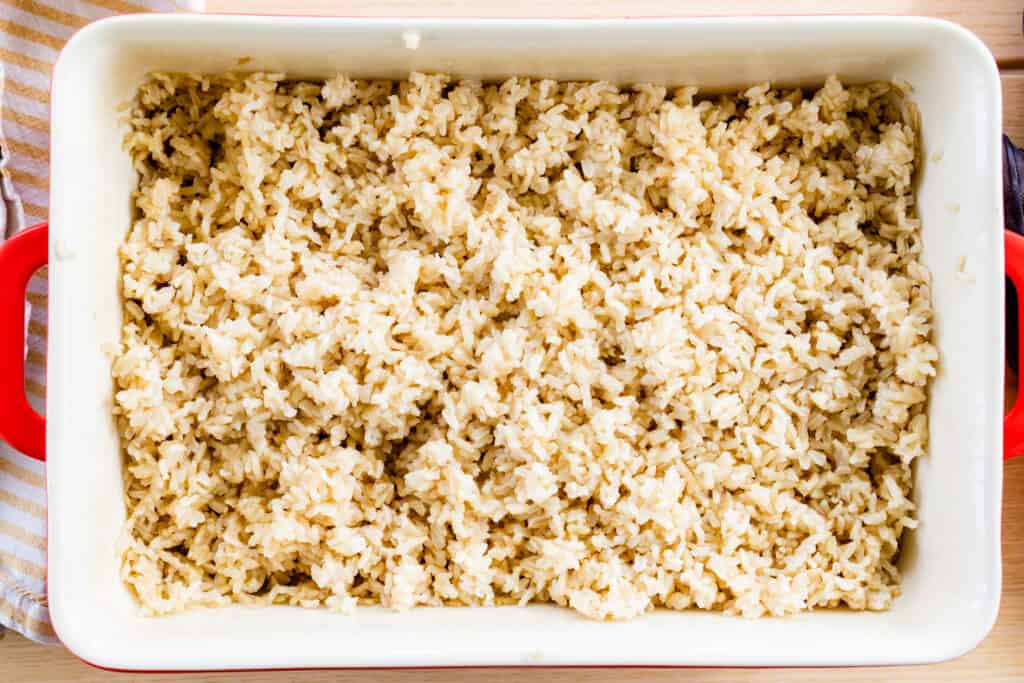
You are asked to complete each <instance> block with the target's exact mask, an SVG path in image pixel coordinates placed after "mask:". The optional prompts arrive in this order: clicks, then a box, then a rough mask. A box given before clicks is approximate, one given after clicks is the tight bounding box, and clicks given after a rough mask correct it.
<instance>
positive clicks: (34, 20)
mask: <svg viewBox="0 0 1024 683" xmlns="http://www.w3.org/2000/svg"><path fill="white" fill-rule="evenodd" d="M202 1H203V0H178V1H176V0H0V85H2V95H0V192H2V195H3V202H2V204H0V213H2V215H0V219H3V221H4V222H3V223H0V226H2V227H0V239H3V238H4V237H9V236H10V235H12V234H14V233H15V232H17V231H18V230H20V229H22V228H24V227H25V226H27V225H32V224H34V223H38V222H40V221H44V220H46V216H47V207H48V206H49V176H50V172H49V149H50V122H49V119H50V71H51V70H52V68H53V63H54V61H55V60H56V58H57V53H58V52H60V49H61V47H63V45H64V43H65V42H67V40H68V38H70V37H71V35H72V34H73V33H74V32H75V31H77V30H78V29H79V28H81V27H83V26H85V25H86V24H88V23H89V22H92V21H95V20H97V19H102V18H103V17H108V16H111V15H113V14H123V13H132V12H148V11H165V12H166V11H174V10H176V9H187V10H193V11H197V10H201V9H202ZM27 298H28V306H29V309H30V312H29V322H28V347H27V349H26V369H25V392H26V394H27V395H28V398H29V402H30V403H32V405H33V406H34V407H35V408H36V410H38V411H39V412H44V409H45V401H46V274H45V272H43V271H40V273H39V274H38V275H36V276H35V277H33V278H32V280H31V282H30V283H29V287H28V297H27ZM0 410H3V406H0ZM44 472H45V467H44V465H43V464H42V463H39V462H37V461H35V460H33V459H31V458H29V457H27V456H24V455H22V454H21V453H18V452H16V451H14V450H13V449H11V448H9V447H8V446H7V445H6V444H4V443H3V442H0V624H2V625H3V626H7V627H9V628H13V629H15V630H16V631H20V632H21V633H23V634H25V635H26V636H28V637H29V638H32V639H33V640H38V641H41V642H51V643H52V642H56V637H55V635H54V632H53V628H52V627H51V625H50V617H49V613H48V611H47V607H46V489H45V476H44Z"/></svg>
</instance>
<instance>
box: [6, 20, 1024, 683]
mask: <svg viewBox="0 0 1024 683" xmlns="http://www.w3.org/2000/svg"><path fill="white" fill-rule="evenodd" d="M1015 2H1016V3H1017V4H1015ZM296 4H297V3H296ZM766 4H768V3H763V0H739V1H737V2H732V3H731V4H729V5H728V7H729V12H730V13H735V14H743V13H754V12H761V13H764V12H765V11H766V10H765V9H764V5H766ZM822 4H824V5H826V7H822V6H821V5H822ZM718 6H719V5H718V3H714V2H712V1H711V0H704V1H703V2H671V1H670V0H637V1H635V2H614V1H613V0H559V1H558V2H550V0H516V2H514V3H512V2H509V3H497V2H483V1H482V0H476V1H474V0H437V1H435V2H432V3H430V4H423V3H417V2H415V0H348V1H347V2H346V1H345V0H307V1H306V2H305V3H303V4H302V5H301V7H291V9H292V10H293V11H302V12H304V13H307V14H341V15H346V16H369V15H376V16H394V15H400V14H405V15H417V16H456V15H463V16H667V15H710V14H722V13H723V12H724V10H721V9H712V8H717V7H718ZM770 6H771V9H770V10H767V11H770V12H771V13H772V14H793V13H812V12H814V13H854V12H855V13H869V12H885V13H890V14H895V13H916V14H927V15H933V16H941V17H945V18H948V19H952V20H954V21H958V22H959V23H962V24H964V25H966V26H968V27H970V28H971V29H972V30H974V31H975V32H976V33H978V34H979V35H980V36H981V37H982V38H983V39H984V40H985V41H986V43H987V44H988V45H989V47H990V48H991V49H992V50H993V52H995V53H996V55H997V57H998V58H999V61H1000V64H1001V65H1002V66H1003V67H1004V72H1003V98H1004V101H1003V119H1004V127H1005V130H1006V132H1007V133H1008V134H1009V135H1010V136H1011V137H1012V138H1014V139H1015V140H1017V141H1018V142H1019V143H1024V68H1022V69H1021V71H1015V70H1014V67H1024V35H1022V30H1021V25H1022V19H1021V5H1020V4H1019V0H1015V1H1005V0H988V1H982V0H967V1H964V2H956V0H922V1H915V0H863V1H862V2H854V1H851V0H822V2H820V3H819V2H816V1H815V0H775V1H774V2H772V3H770ZM282 7H289V3H287V1H286V0H207V8H208V9H209V10H210V11H222V12H223V11H246V12H270V11H280V10H281V8H282ZM950 96H951V97H955V96H956V95H955V93H951V95H950ZM809 646H811V647H813V644H809ZM485 677H486V678H487V679H491V680H497V681H524V682H527V683H564V682H568V681H577V680H586V681H587V682H588V683H618V682H623V681H625V682H628V683H674V682H681V681H711V682H723V683H724V682H733V681H735V682H739V681H753V682H769V681H771V682H779V683H782V682H786V683H789V682H799V681H819V680H823V679H826V680H829V681H844V682H847V681H850V682H852V681H863V682H865V683H867V682H872V683H873V682H875V681H1011V680H1024V457H1021V458H1019V459H1017V460H1016V461H1011V462H1009V463H1008V464H1007V465H1006V477H1005V481H1004V496H1003V598H1002V605H1001V608H1000V612H999V619H998V621H997V622H996V625H995V628H994V629H993V630H992V633H991V634H990V635H989V637H988V638H987V639H986V640H985V641H984V642H983V643H982V644H981V645H980V646H979V647H978V648H977V649H976V650H975V651H973V652H971V653H969V654H967V655H965V656H964V657H961V658H959V659H957V660H955V661H952V662H947V663H945V664H940V665H937V666H930V667H907V668H890V669H884V670H881V669H828V670H814V669H806V670H783V669H775V670H727V669H710V670H709V669H679V670H658V671H650V670H643V671H641V670H636V671H624V670H615V669H611V670H608V669H606V670H601V669H572V670H569V669H500V670H488V671H480V670H448V671H444V670H442V671H372V672H360V671H297V672H264V673H246V674H190V675H164V676H160V677H158V678H157V677H154V676H147V675H128V674H112V673H108V672H104V671H100V670H98V669H93V668H91V667H89V666H87V665H86V664H83V663H82V662H80V661H78V660H77V659H75V658H74V657H73V656H72V655H71V654H70V653H68V652H67V651H66V650H63V649H61V648H57V647H44V646H41V645H37V644H35V643H31V642H29V641H27V640H25V639H24V638H21V637H20V636H18V635H17V634H14V633H11V632H8V633H6V634H5V635H4V637H3V638H2V639H0V683H8V682H10V683H33V682H39V683H43V682H46V683H51V682H52V683H56V682H63V681H68V682H70V681H74V682H75V683H92V682H95V681H109V680H117V681H142V680H154V679H156V680H158V681H159V682H160V683H177V682H178V681H188V682H189V683H199V682H201V681H235V680H244V681H246V682H247V683H269V682H271V681H274V682H284V681H288V682H292V681H294V682H296V683H326V682H327V681H340V682H354V681H364V680H365V681H370V680H372V681H381V682H383V683H414V682H416V683H419V682H421V681H422V682H424V683H439V682H440V681H474V680H477V679H482V678H485Z"/></svg>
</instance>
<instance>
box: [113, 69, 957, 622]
mask: <svg viewBox="0 0 1024 683" xmlns="http://www.w3.org/2000/svg"><path fill="white" fill-rule="evenodd" d="M128 116H129V119H130V127H131V132H130V133H129V134H128V136H127V141H126V144H127V148H128V149H129V151H130V153H131V155H132V158H133V159H134V164H135V168H136V170H137V171H138V174H139V185H138V190H137V192H136V193H135V195H134V207H135V216H134V219H133V223H132V225H131V228H130V230H129V232H128V235H127V237H126V239H125V242H124V245H123V247H122V250H121V265H122V269H123V272H122V287H123V295H124V324H123V330H122V336H121V342H120V345H119V347H118V349H117V351H116V353H115V358H114V360H113V377H114V381H115V385H116V386H115V390H116V395H115V407H114V411H115V414H116V418H117V424H118V427H119V431H120V435H121V440H122V444H123V448H124V453H125V456H124V457H125V470H124V471H125V478H124V487H125V500H126V505H127V510H128V515H129V516H128V521H127V526H126V531H125V534H124V542H123V548H122V550H121V552H122V563H121V567H122V578H123V580H124V581H125V582H126V584H127V585H128V586H129V587H130V589H131V590H132V591H133V593H134V594H135V595H136V596H137V598H138V600H139V601H140V603H141V604H142V605H143V607H144V609H145V611H146V612H147V613H151V614H164V613H170V612H175V611H178V610H182V609H186V608H190V607H195V606H219V605H227V604H230V603H244V604H260V605H262V604H270V603H275V604H292V605H302V606H324V607H328V608H332V609H335V610H340V611H350V610H352V609H354V608H355V606H356V605H357V604H383V605H385V606H388V607H391V608H395V609H405V608H410V607H413V606H415V605H502V604H525V603H531V602H551V603H556V604H558V605H564V606H567V607H571V608H572V609H575V610H577V611H579V612H581V613H582V614H584V615H586V616H588V617H592V618H596V619H624V618H629V617H634V616H636V615H639V614H642V613H643V612H645V611H647V610H650V609H652V608H655V607H667V608H671V609H677V610H682V609H688V608H700V609H709V610H721V611H724V612H727V613H730V614H741V615H744V616H747V617H756V616H760V615H784V614H790V613H794V612H798V611H801V610H806V609H810V608H815V607H835V606H848V607H850V608H853V609H858V610H860V609H871V610H879V609H885V608H887V607H889V606H890V605H891V603H892V602H893V599H894V598H895V597H896V596H897V595H898V593H899V583H900V577H899V573H898V571H897V568H896V566H895V565H896V559H897V555H898V552H899V549H900V538H901V534H902V533H903V531H904V530H905V529H912V528H914V526H915V524H916V522H915V517H914V504H913V503H912V502H911V500H910V496H911V491H912V477H911V463H912V462H913V460H914V459H915V458H917V457H919V456H920V455H921V454H923V453H924V452H925V450H926V446H927V438H928V429H927V422H926V414H925V409H926V392H927V385H928V382H929V379H930V378H931V377H932V376H933V375H934V373H935V367H936V362H937V352H936V349H935V347H934V346H933V345H932V344H931V343H930V338H931V321H932V310H931V305H930V294H929V274H928V272H927V271H926V269H925V268H924V267H923V266H922V265H921V262H920V260H919V257H920V253H921V235H920V224H919V221H918V219H917V218H916V210H915V204H914V194H913V188H912V178H913V176H914V171H915V164H916V161H915V159H916V157H917V134H916V125H915V123H916V121H915V113H914V110H913V108H912V107H911V106H910V105H909V104H907V103H906V102H905V100H904V98H903V95H902V93H901V92H900V90H899V89H898V88H897V87H896V86H894V85H892V84H888V83H874V84H868V85H859V86H855V87H844V86H843V85H842V84H841V83H840V82H839V81H838V80H836V79H835V78H831V79H829V80H828V82H827V83H825V85H824V86H823V87H822V88H821V89H820V90H818V91H817V92H814V93H805V92H802V91H800V90H777V89H772V88H771V87H770V86H769V85H767V84H765V85H759V86H756V87H752V88H750V89H749V90H746V91H745V92H741V93H739V94H734V95H728V96H714V97H698V96H697V89H696V88H690V87H685V88H676V89H666V88H664V87H660V86H657V85H638V86H635V87H632V88H628V89H627V88H618V87H616V86H613V85H611V84H609V83H566V82H555V81H550V80H533V79H527V78H512V79H509V80H507V81H505V82H503V83H498V84H490V83H488V84H481V83H479V82H473V81H458V80H454V79H452V78H449V77H447V76H444V75H424V74H420V73H414V74H412V75H411V76H410V77H409V78H408V80H404V81H362V80H352V79H349V78H347V77H345V76H338V77H336V78H334V79H332V80H330V81H328V82H326V83H324V82H317V83H314V82H296V81H289V80H286V79H284V78H283V77H281V76H277V75H268V74H255V75H248V76H244V75H227V76H216V77H207V76H187V75H166V74H154V75H152V76H151V77H150V78H149V79H148V80H147V81H146V82H145V84H144V85H142V87H141V89H140V90H139V91H138V94H137V96H136V98H135V100H134V101H133V102H132V103H131V105H130V109H129V110H128Z"/></svg>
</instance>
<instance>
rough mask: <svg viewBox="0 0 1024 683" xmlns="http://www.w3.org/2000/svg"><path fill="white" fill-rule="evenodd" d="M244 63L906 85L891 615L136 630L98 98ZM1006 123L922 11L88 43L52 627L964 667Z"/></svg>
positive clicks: (299, 649)
mask: <svg viewBox="0 0 1024 683" xmlns="http://www.w3.org/2000/svg"><path fill="white" fill-rule="evenodd" d="M409 32H412V33H415V34H416V35H417V36H418V37H419V43H418V48H417V49H410V48H409V47H407V41H406V40H403V34H407V33H409ZM415 42H416V41H415V40H412V41H408V45H413V44H414V43H415ZM243 57H245V58H250V60H251V61H246V62H245V68H246V69H254V70H263V69H269V70H274V71H284V72H286V73H288V74H290V75H292V76H300V77H318V76H326V75H329V74H332V73H334V72H339V71H340V72H345V73H347V74H350V75H355V76H375V77H403V76H405V75H407V74H408V72H409V71H410V70H413V69H419V70H444V71H448V72H453V73H455V74H457V75H461V76H466V77H473V78H483V79H495V78H501V77H505V76H509V75H513V74H529V75H535V76H547V77H552V78H559V79H598V78H599V79H611V80H613V81H617V82H620V83H627V84H628V83H632V82H637V81H660V82H667V83H671V84H698V85H701V86H703V87H705V88H708V89H713V90H723V89H729V88H737V87H742V86H745V85H749V84H752V83H756V82H760V81H765V80H772V81H776V82H779V83H783V84H788V85H794V84H800V85H815V84H820V83H821V82H822V81H823V80H824V79H825V77H826V76H828V75H829V74H832V73H836V74H839V75H840V76H841V77H842V78H844V79H846V80H849V81H866V80H874V79H894V80H905V81H908V82H909V83H910V84H911V85H912V87H913V92H912V95H911V97H912V99H913V100H914V102H916V103H917V106H918V107H919V108H920V111H921V122H922V135H923V145H924V157H923V158H924V162H923V165H922V169H921V173H920V187H919V197H920V214H921V218H922V221H923V225H924V245H925V250H924V258H925V261H926V263H927V265H928V267H929V268H930V269H931V271H932V273H933V275H934V304H935V308H936V311H937V316H936V341H937V343H938V346H939V348H940V350H941V354H942V361H941V371H940V373H939V376H938V377H937V378H936V380H935V383H934V385H933V389H932V395H931V403H930V409H929V410H930V418H931V434H932V438H931V449H930V453H929V454H928V457H927V458H925V459H924V460H923V461H921V462H920V464H919V466H918V469H917V490H916V497H917V502H918V504H919V506H920V520H921V525H920V528H919V529H918V530H917V531H916V532H915V533H913V534H912V535H911V536H910V537H909V538H908V539H906V545H905V552H904V553H903V555H902V559H901V562H902V568H903V571H904V572H905V583H904V594H903V595H902V597H900V598H899V599H898V600H897V602H896V604H895V606H894V607H893V609H892V610H890V611H888V612H884V613H868V612H859V613H858V612H851V611H845V610H834V611H819V612H813V613H807V614H802V615H799V616H795V617H792V618H786V619H761V620H754V621H748V620H743V619H739V618H735V617H726V616H722V615H720V614H708V613H703V612H697V611H691V612H670V611H656V612H653V613H650V614H648V615H646V616H644V617H642V618H638V619H635V620H633V621H630V622H628V623H598V622H593V621H588V620H585V619H583V618H581V617H579V616H578V615H576V614H574V613H573V612H571V611H570V610H565V609H557V608H552V607H542V606H531V607H525V608H517V607H501V608H487V609H485V608H464V609H453V608H445V609H415V610H412V611H409V612H406V613H394V612H391V611H387V610H384V609H376V608H365V609H363V608H361V609H360V610H358V612H357V613H356V615H355V616H342V615H338V614H333V613H330V612H328V611H323V610H303V609H297V608H286V607H276V608H263V609H252V608H248V609H247V608H230V609H221V610H213V611H193V612H189V613H186V614H182V615H179V616H173V617H166V618H158V619H154V618H145V617H142V616H140V614H139V611H138V609H137V607H136V605H135V603H134V602H133V601H132V599H131V597H130V596H129V594H128V592H127V591H126V590H125V588H124V587H123V586H122V584H121V582H120V580H119V578H118V558H117V553H116V551H115V544H116V539H117V537H118V534H119V533H120V530H121V525H122V520H123V518H124V506H123V503H122V496H121V458H120V454H119V449H118V440H117V434H116V432H115V429H114V425H113V422H112V420H111V415H110V410H111V381H110V370H109V366H110V361H109V359H108V358H107V356H106V355H105V354H104V351H103V349H104V347H105V345H107V344H109V343H110V342H113V341H114V340H116V339H117V336H118V333H119V316H120V305H119V300H118V258H117V245H118V242H119V241H120V240H121V238H122V236H123V235H124V233H125V231H126V229H127V227H128V225H129V216H130V211H129V207H130V201H129V195H130V192H131V190H132V187H133V185H134V182H135V176H134V173H133V171H132V166H131V164H130V162H129V158H128V156H127V155H126V154H125V153H124V152H123V151H122V148H121V139H122V135H123V133H124V129H123V127H122V125H121V124H120V123H119V116H118V113H117V105H118V103H121V102H123V101H125V100H126V99H128V98H129V97H130V96H131V95H132V92H133V90H134V88H135V87H136V86H137V85H138V83H139V82H140V81H141V79H142V78H143V76H144V74H145V73H146V72H149V71H153V70H175V71H206V72H218V71H225V70H230V69H233V68H238V66H239V64H240V61H239V59H240V58H243ZM1000 111H1001V110H1000V88H999V77H998V72H997V69H996V66H995V63H994V61H993V59H992V56H991V55H990V54H989V52H988V51H987V50H986V48H985V47H984V46H983V45H982V43H981V42H980V41H979V40H978V39H977V38H975V37H974V36H973V35H971V34H970V33H968V32H967V31H965V30H963V29H961V28H959V27H957V26H955V25H952V24H948V23H943V22H940V21H934V20H930V19H919V18H894V17H873V18H868V17H844V18H840V17H830V18H824V17H806V18H764V19H695V20H609V21H533V22H531V21H476V20H458V21H452V20H436V21H431V20H419V19H417V20H411V19H410V20H365V19H323V18H318V19H310V18H280V17H276V18H269V17H221V16H206V17H202V16H170V15H168V16H135V17H126V18H118V19H112V20H108V21H103V22H100V23H97V24H93V25H91V26H89V27H87V28H85V29H83V30H82V31H81V32H79V33H78V34H77V35H76V36H75V37H74V38H73V39H72V40H71V41H70V42H69V43H68V45H67V47H66V48H65V50H64V52H63V53H62V54H61V57H60V61H59V64H58V65H57V67H56V69H55V72H54V76H53V137H52V153H51V154H52V187H51V190H52V197H51V208H50V211H51V215H50V229H49V239H48V243H49V249H48V258H49V264H50V270H49V273H50V351H49V370H48V378H47V381H48V386H49V397H48V407H47V416H46V423H45V451H46V456H47V459H48V465H49V466H48V468H47V470H48V472H47V486H48V498H49V590H50V608H51V613H52V618H53V625H54V628H55V629H56V631H57V633H58V634H59V636H60V638H61V640H62V641H63V642H64V643H65V644H66V645H67V646H68V647H69V648H71V650H72V651H73V652H74V653H75V654H77V655H79V656H80V657H82V658H84V659H86V660H88V661H89V662H92V663H94V664H97V665H99V666H103V667H112V668H118V669H143V670H165V669H207V670H208V669H237V668H264V667H266V668H278V667H363V666H466V665H522V664H539V665H584V664H586V665H623V664H629V665H670V666H677V665H727V666H780V665H874V664H896V663H901V664H907V663H915V662H931V661H936V660H942V659H946V658H950V657H954V656H957V655H959V654H961V653H963V652H965V651H967V650H969V649H971V648H972V647H974V646H975V645H976V644H977V643H978V642H979V641H980V640H981V639H982V638H983V637H984V636H985V634H986V633H987V632H988V630H989V628H990V627H991V625H992V623H993V620H994V619H995V616H996V612H997V610H998V605H999V593H1000V553H999V525H1000V495H1001V485H1002V470H1001V460H1002V454H1001V450H1002V438H1003V437H1002V430H1003V426H1002V383H1003V360H1002V359H1003V258H1004V256H1003V234H1002V229H1001V225H1002V205H1001V198H1000V147H999V133H1000ZM12 245H13V246H12ZM45 245H46V236H45V232H44V229H39V230H37V231H35V233H30V234H29V235H27V236H25V237H24V238H22V239H19V240H17V241H16V242H14V243H10V242H9V243H8V248H7V249H5V250H4V251H5V252H6V258H7V261H6V263H7V266H5V267H4V268H0V270H4V269H5V272H4V273H3V274H2V275H0V277H2V278H3V279H5V280H6V281H7V282H8V283H13V284H12V285H11V286H15V285H17V284H18V282H20V281H21V280H23V279H24V277H25V276H26V275H27V272H28V271H29V270H31V266H34V265H36V264H38V263H41V262H43V261H45V260H46V259H47V254H46V253H44V252H46V251H47V250H46V249H45ZM19 264H20V266H21V267H20V269H19V268H16V267H15V266H17V265H19ZM0 284H2V283H0ZM8 289H10V287H8ZM0 291H4V289H3V287H0ZM3 298H4V299H5V305H6V306H7V308H6V309H4V310H5V311H7V313H5V315H8V316H14V315H16V314H17V315H20V313H18V309H19V308H20V304H19V305H17V306H15V305H13V304H11V300H12V297H11V296H10V295H7V294H5V295H4V297H3ZM11 319H13V318H8V321H9V320H11ZM19 320H20V318H19ZM5 324H7V323H5ZM18 324H21V323H18ZM3 333H4V334H3V335H0V336H3V337H4V338H5V341H4V345H3V347H0V352H2V354H5V355H6V358H7V360H4V361H2V362H5V363H7V365H6V366H4V367H6V372H7V374H8V375H11V374H13V373H14V372H20V367H21V366H20V360H13V361H12V360H10V358H11V357H13V356H14V355H15V349H20V344H21V339H20V334H21V330H20V329H18V328H17V325H12V327H8V328H7V329H3ZM12 340H13V341H12ZM2 376H3V373H0V378H2ZM19 377H20V374H19ZM19 383H20V380H19ZM15 393H17V396H16V395H15ZM4 397H6V398H7V399H9V402H8V405H10V406H11V409H10V410H9V411H8V415H15V417H14V418H8V419H6V421H5V424H6V428H5V432H4V433H6V435H7V437H8V439H9V440H12V441H16V442H18V445H20V446H21V447H23V448H25V449H27V450H31V451H33V452H35V453H37V454H38V455H42V451H43V444H42V429H43V427H42V422H41V420H40V421H37V422H34V421H33V420H32V419H31V418H30V417H29V416H28V414H27V413H24V412H23V411H21V412H19V411H18V409H17V406H18V405H20V403H19V401H20V386H19V387H18V388H17V389H15V387H14V382H12V381H10V378H9V377H8V381H7V383H6V388H5V394H4ZM0 412H3V411H0Z"/></svg>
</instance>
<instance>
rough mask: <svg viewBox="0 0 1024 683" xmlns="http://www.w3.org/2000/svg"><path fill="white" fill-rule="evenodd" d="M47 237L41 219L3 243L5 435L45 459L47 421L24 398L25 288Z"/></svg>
mask: <svg viewBox="0 0 1024 683" xmlns="http://www.w3.org/2000/svg"><path fill="white" fill-rule="evenodd" d="M48 242H49V226H48V225H47V224H46V223H40V224H39V225H33V226H32V227H31V228H28V229H26V230H22V231H21V232H19V233H18V234H17V235H15V236H14V237H12V238H11V239H9V240H7V241H6V242H4V243H3V244H0V439H3V440H4V441H6V442H7V443H9V444H10V445H11V446H12V447H13V448H15V449H17V450H19V451H21V452H22V453H24V454H25V455H29V456H32V457H33V458H35V459H37V460H46V420H45V419H43V418H42V417H41V416H40V415H39V414H38V413H37V412H36V411H35V410H33V409H32V406H30V405H29V404H28V399H27V398H26V397H25V287H26V286H27V285H28V279H29V278H30V277H32V273H34V272H36V271H37V270H38V269H39V268H40V267H41V266H44V265H46V260H47V243H48Z"/></svg>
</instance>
